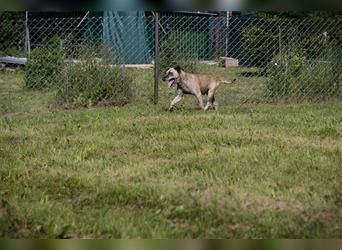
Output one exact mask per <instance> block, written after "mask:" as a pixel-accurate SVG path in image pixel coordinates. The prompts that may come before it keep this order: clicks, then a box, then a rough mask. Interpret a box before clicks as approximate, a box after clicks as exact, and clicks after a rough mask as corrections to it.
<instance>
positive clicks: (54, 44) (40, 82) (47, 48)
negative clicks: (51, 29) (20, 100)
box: [25, 37, 63, 89]
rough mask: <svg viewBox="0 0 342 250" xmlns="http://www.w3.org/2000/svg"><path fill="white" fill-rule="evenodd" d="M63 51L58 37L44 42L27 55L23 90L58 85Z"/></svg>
mask: <svg viewBox="0 0 342 250" xmlns="http://www.w3.org/2000/svg"><path fill="white" fill-rule="evenodd" d="M62 62H63V50H62V48H61V46H60V39H59V38H58V37H54V38H51V39H50V40H48V41H46V42H44V44H43V45H42V46H41V47H38V48H35V49H34V50H32V52H31V53H30V55H29V58H28V62H27V65H26V70H25V88H27V89H44V88H50V87H53V86H58V85H59V70H60V67H61V65H62Z"/></svg>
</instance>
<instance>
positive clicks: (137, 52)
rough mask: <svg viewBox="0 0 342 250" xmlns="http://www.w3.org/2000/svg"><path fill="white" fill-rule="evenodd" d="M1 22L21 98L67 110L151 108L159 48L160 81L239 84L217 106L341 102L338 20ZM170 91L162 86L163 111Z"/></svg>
mask: <svg viewBox="0 0 342 250" xmlns="http://www.w3.org/2000/svg"><path fill="white" fill-rule="evenodd" d="M0 22H1V24H2V25H1V28H0V29H1V30H0V31H1V34H3V36H2V37H1V38H0V56H1V58H0V63H2V64H3V65H6V66H9V65H16V64H18V60H19V61H20V60H21V61H20V62H23V63H22V64H23V65H24V66H23V83H24V84H23V85H24V89H25V90H35V91H43V90H44V91H51V92H54V93H55V95H56V97H57V101H58V102H59V103H61V104H63V105H77V106H79V105H80V106H91V105H97V104H101V105H119V106H120V105H125V104H129V103H133V104H149V103H151V101H152V98H153V89H154V88H153V77H154V71H153V67H155V66H156V65H155V63H154V62H155V45H157V46H158V49H159V51H160V53H159V57H160V58H159V60H157V61H158V62H160V63H159V65H157V66H158V69H159V75H160V76H162V75H163V73H164V72H165V71H166V70H167V69H168V68H169V67H174V66H176V65H179V66H181V68H182V69H183V70H184V71H186V72H189V73H201V74H211V75H215V76H219V77H221V78H223V79H226V80H232V79H237V80H236V82H235V83H234V84H232V85H225V84H222V86H220V87H219V88H220V89H219V90H218V91H217V93H218V100H219V102H220V103H221V105H228V104H242V103H267V102H303V101H310V102H318V101H326V100H332V99H334V100H336V99H337V100H341V99H342V73H341V72H342V71H341V69H342V48H341V45H342V19H341V18H320V17H305V18H256V17H247V16H233V17H226V16H214V15H210V16H206V15H203V16H200V15H195V14H194V15H189V14H187V15H182V14H179V13H178V14H175V13H161V14H159V20H158V22H157V23H156V22H155V16H154V13H152V14H151V13H150V14H146V13H143V14H141V13H140V14H138V15H134V16H132V15H118V14H110V13H109V14H108V13H105V14H103V15H100V16H92V15H88V14H87V15H85V16H82V17H67V18H60V17H58V18H50V17H45V18H41V17H39V18H38V17H32V16H28V17H27V16H26V17H25V15H24V14H23V13H2V14H1V15H0ZM155 25H157V26H158V31H159V35H158V43H156V41H155V33H154V31H155ZM8 56H14V57H8ZM19 64H20V63H19ZM160 78H161V77H160ZM159 80H160V79H159ZM174 92H175V91H174V90H171V91H170V90H167V88H166V86H165V84H163V83H162V82H161V80H160V84H159V99H160V102H161V104H162V105H164V104H166V103H167V102H169V101H171V99H172V95H174Z"/></svg>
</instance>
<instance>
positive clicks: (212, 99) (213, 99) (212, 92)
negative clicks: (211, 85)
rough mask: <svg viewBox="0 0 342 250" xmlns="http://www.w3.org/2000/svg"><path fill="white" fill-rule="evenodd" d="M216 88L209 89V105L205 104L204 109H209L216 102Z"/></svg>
mask: <svg viewBox="0 0 342 250" xmlns="http://www.w3.org/2000/svg"><path fill="white" fill-rule="evenodd" d="M214 93H215V90H209V91H208V101H207V105H206V106H205V108H204V110H208V108H210V107H212V106H213V105H214V102H215V97H214Z"/></svg>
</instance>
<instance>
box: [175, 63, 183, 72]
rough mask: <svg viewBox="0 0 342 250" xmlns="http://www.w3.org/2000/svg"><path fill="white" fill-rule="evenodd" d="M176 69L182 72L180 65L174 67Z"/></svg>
mask: <svg viewBox="0 0 342 250" xmlns="http://www.w3.org/2000/svg"><path fill="white" fill-rule="evenodd" d="M174 69H175V70H177V72H178V74H180V72H181V70H182V69H181V67H180V66H179V65H177V66H176V67H174Z"/></svg>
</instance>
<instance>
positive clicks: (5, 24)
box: [0, 11, 24, 56]
mask: <svg viewBox="0 0 342 250" xmlns="http://www.w3.org/2000/svg"><path fill="white" fill-rule="evenodd" d="M0 24H1V25H0V34H1V35H0V56H1V55H5V56H18V55H21V54H22V52H21V51H20V48H19V46H18V45H19V44H20V42H21V38H22V37H21V35H22V34H23V31H24V13H23V12H19V11H5V12H0ZM21 45H22V46H23V45H24V44H23V42H22V43H21Z"/></svg>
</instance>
